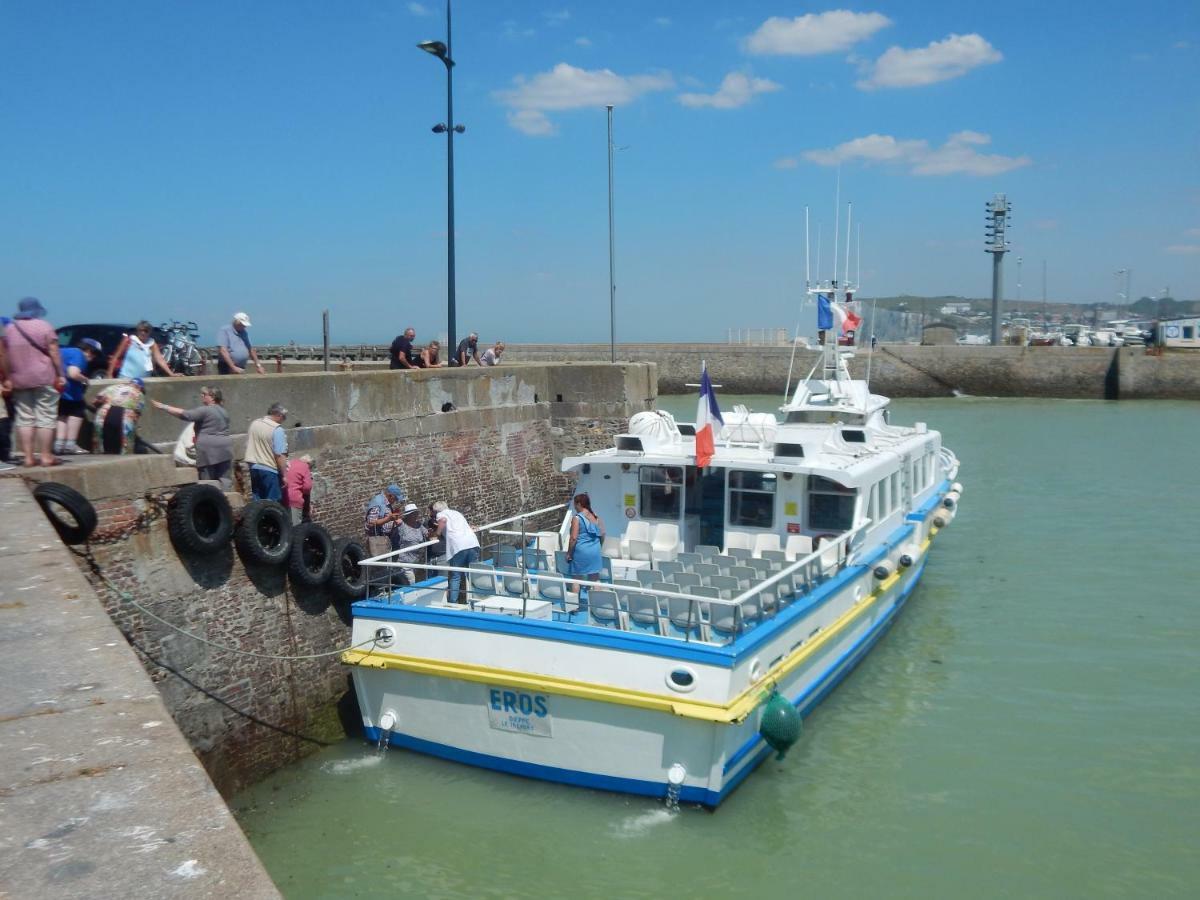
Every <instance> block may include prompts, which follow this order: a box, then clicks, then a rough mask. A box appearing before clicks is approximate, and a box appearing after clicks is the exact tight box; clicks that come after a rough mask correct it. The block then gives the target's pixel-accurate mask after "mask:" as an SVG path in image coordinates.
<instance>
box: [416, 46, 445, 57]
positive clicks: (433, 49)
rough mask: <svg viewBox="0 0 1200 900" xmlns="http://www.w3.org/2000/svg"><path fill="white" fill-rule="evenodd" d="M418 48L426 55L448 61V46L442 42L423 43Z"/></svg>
mask: <svg viewBox="0 0 1200 900" xmlns="http://www.w3.org/2000/svg"><path fill="white" fill-rule="evenodd" d="M417 46H418V47H420V48H421V49H422V50H424V51H425V52H426V53H431V54H433V55H434V56H436V57H437V58H438V59H440V60H443V61H444V60H445V59H446V52H447V51H446V45H445V44H443V43H442V42H441V41H421V43H419V44H417Z"/></svg>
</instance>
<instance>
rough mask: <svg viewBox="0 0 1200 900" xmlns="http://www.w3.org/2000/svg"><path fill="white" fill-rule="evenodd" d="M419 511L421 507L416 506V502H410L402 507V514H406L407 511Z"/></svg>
mask: <svg viewBox="0 0 1200 900" xmlns="http://www.w3.org/2000/svg"><path fill="white" fill-rule="evenodd" d="M420 511H421V507H419V506H417V504H415V503H410V504H408V505H407V506H405V507H404V512H403V513H402V515H405V516H407V515H408V514H409V513H415V512H420Z"/></svg>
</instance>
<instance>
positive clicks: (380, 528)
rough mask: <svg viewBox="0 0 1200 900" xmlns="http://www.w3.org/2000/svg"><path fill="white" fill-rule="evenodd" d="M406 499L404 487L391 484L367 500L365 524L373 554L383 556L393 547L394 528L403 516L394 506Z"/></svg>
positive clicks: (369, 547)
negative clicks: (395, 510)
mask: <svg viewBox="0 0 1200 900" xmlns="http://www.w3.org/2000/svg"><path fill="white" fill-rule="evenodd" d="M405 499H406V498H405V494H404V488H402V487H400V485H398V484H389V485H388V486H387V487H386V488H384V489H383V490H382V491H380V492H379V493H378V494H376V495H375V496H374V497H372V498H371V499H370V500H368V501H367V511H366V514H365V516H364V518H363V524H364V526H365V527H366V531H367V551H368V552H369V553H370V554H371V556H383V555H384V554H385V553H388V552H389V551H390V550H391V549H392V539H391V535H392V529H393V528H395V526H396V522H397V521H399V520H400V518H401V516H400V514H399V513H395V512H393V511H392V506H393V504H395V505H399V504H402V503H403V502H404V501H405Z"/></svg>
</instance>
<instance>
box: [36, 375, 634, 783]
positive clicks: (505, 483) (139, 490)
mask: <svg viewBox="0 0 1200 900" xmlns="http://www.w3.org/2000/svg"><path fill="white" fill-rule="evenodd" d="M200 383H201V382H200V381H199V380H198V379H187V380H185V379H161V380H155V381H152V382H150V388H149V389H150V392H151V396H153V397H155V398H156V399H161V400H164V401H165V402H168V403H170V404H171V405H183V406H191V405H194V404H195V402H196V401H195V392H196V390H197V388H198V387H199V386H200ZM221 383H222V386H223V387H225V388H226V390H225V393H226V395H227V396H226V405H227V407H228V408H229V411H230V414H231V417H232V421H233V423H234V427H235V428H239V429H242V428H244V427H245V425H246V424H247V423H249V422H250V421H251V420H252V419H254V418H257V417H258V416H260V415H262V414H263V413H264V412H265V411H266V408H267V406H268V405H269V404H270V403H271V402H273V401H274V400H281V401H282V402H283V403H285V404H286V405H287V406H288V408H289V411H290V415H289V420H288V423H287V426H288V428H287V430H288V438H289V442H290V445H291V453H292V454H293V455H299V454H301V453H308V454H310V455H312V457H313V459H314V464H313V480H314V489H313V512H314V519H315V520H316V521H317V522H319V523H320V524H322V525H325V526H326V527H327V528H329V530H330V532H331V533H332V534H333V536H334V537H335V538H336V537H338V536H341V535H353V536H357V537H361V535H362V532H363V526H362V520H363V510H364V507H365V504H366V502H367V500H368V499H369V498H370V497H371V496H372V495H374V494H376V493H378V492H379V491H380V490H381V489H382V488H383V487H384V486H385V485H387V484H390V483H392V482H395V483H398V484H400V485H402V486H404V487H405V488H406V489H407V491H408V493H409V495H410V497H411V498H412V499H413V500H414V501H415V502H417V503H419V504H423V505H424V504H428V503H431V502H433V501H435V500H439V499H445V500H446V501H447V502H448V503H449V504H450V505H451V506H452V507H454V508H456V509H458V510H460V511H461V512H462V513H463V514H464V515H465V516H466V517H467V519H468V521H470V522H472V523H480V524H481V523H483V522H487V521H495V520H497V519H501V518H504V517H506V516H508V515H512V514H514V513H517V512H520V511H521V510H533V509H539V508H542V507H545V506H549V505H551V504H553V503H556V502H562V501H564V500H565V499H567V497H569V492H570V482H569V479H568V478H567V477H566V476H564V475H562V474H561V473H560V472H559V471H558V466H559V462H560V460H561V458H562V456H563V455H564V454H565V453H567V452H570V453H575V452H580V451H583V450H591V449H598V448H600V447H603V446H610V445H611V441H612V435H614V434H615V433H617V432H620V431H623V430H624V429H625V427H626V424H627V422H628V417H629V416H630V415H632V414H633V413H635V412H638V411H640V410H643V409H648V408H651V407H652V406H653V404H654V401H655V397H656V383H655V372H654V367H653V366H652V365H642V364H618V365H615V366H614V365H609V364H582V365H514V366H506V367H503V368H501V369H493V370H480V369H477V368H473V369H463V370H441V371H437V372H416V373H408V372H387V371H382V372H380V371H367V372H354V373H337V374H333V373H311V374H295V375H287V374H285V375H266V376H246V377H240V378H237V379H236V381H235V380H234V379H222V380H221ZM447 402H450V403H453V404H454V406H455V407H456V409H455V411H453V412H447V413H443V412H441V411H440V410H441V408H442V406H443V404H444V403H447ZM179 427H180V423H179V422H178V421H177V420H175V419H173V418H171V417H169V416H167V415H166V414H164V413H161V412H158V411H153V410H148V412H147V415H146V418H145V420H144V422H143V427H142V431H143V433H144V434H146V436H147V437H149V438H151V439H167V438H173V437H174V436H176V435H177V433H178V429H179ZM239 443H244V435H242V436H240V438H239ZM46 475H47V477H52V478H53V479H54V480H56V481H61V482H64V483H68V484H71V485H72V486H73V487H76V488H77V489H78V490H80V491H81V492H83V493H84V495H85V496H87V497H88V498H89V499H90V500H91V501H92V502H93V504H94V505H95V506H96V508H97V510H98V512H99V518H100V523H99V526H98V529H97V533H96V538H95V539H94V540H93V541H92V542H91V544H90V546H89V550H90V553H91V562H90V564H82V565H81V567H82V568H83V570H84V574H85V575H87V576H88V577H89V579H90V580H91V581H92V584H93V586H94V587H95V589H96V592H97V594H98V595H99V596H100V597H101V598H102V599H103V602H104V605H105V607H106V609H107V611H108V613H109V615H110V616H111V617H112V619H113V621H114V622H116V624H117V626H118V627H119V629H120V630H121V632H122V633H123V634H124V635H125V637H126V639H127V640H128V641H129V643H130V644H131V645H132V646H133V647H134V649H135V650H136V651H137V653H138V656H139V658H140V659H141V661H142V663H143V665H144V666H145V667H146V670H147V671H148V672H149V673H150V676H151V678H152V680H153V681H154V682H155V684H156V685H157V687H158V689H159V691H160V693H161V695H162V697H163V700H164V701H165V703H166V706H167V708H168V709H169V710H170V711H171V714H172V716H173V717H174V719H175V721H176V722H177V723H178V725H179V728H180V730H181V731H182V732H183V734H184V735H185V737H186V738H187V739H188V741H189V742H190V744H191V746H192V748H193V749H194V750H195V752H196V754H197V755H198V756H199V758H200V760H201V761H202V762H203V764H204V766H205V768H206V769H207V771H208V773H209V775H210V777H211V778H212V780H213V782H214V783H215V784H216V786H217V787H218V789H219V790H220V791H221V792H222V793H223V794H226V795H227V796H228V795H229V794H230V793H232V792H235V791H237V790H238V789H240V788H242V787H244V786H246V785H249V784H251V783H253V782H255V781H256V780H259V779H261V778H262V777H264V776H265V775H267V774H269V773H270V772H272V771H274V770H275V769H277V768H279V767H281V766H282V765H285V764H287V763H290V762H292V761H294V760H296V759H298V758H300V757H301V756H303V755H305V754H306V753H309V752H312V751H313V750H315V749H317V748H319V747H320V746H322V745H323V744H325V743H327V742H330V741H336V740H340V739H341V738H342V737H343V736H344V734H345V727H346V726H347V725H353V724H354V722H355V720H356V719H357V715H358V713H357V706H356V704H355V701H354V698H353V695H352V692H351V691H350V689H349V679H348V675H347V672H346V670H345V669H344V667H343V666H341V664H340V663H339V662H338V660H337V657H336V656H325V657H322V658H319V659H306V660H290V661H281V660H268V659H262V658H259V657H253V656H247V655H244V654H241V653H234V652H229V651H227V650H225V649H220V647H232V648H236V649H238V650H242V651H247V652H251V653H258V654H274V655H281V656H282V655H287V656H305V655H311V654H320V653H327V652H329V651H331V650H336V649H338V648H342V647H345V646H346V645H347V643H348V637H349V628H348V624H349V617H348V611H347V609H346V607H345V606H344V605H343V604H340V603H336V602H335V601H334V600H333V598H332V597H331V595H330V594H329V593H328V592H327V590H326V589H325V588H317V589H313V588H305V587H303V586H300V585H296V584H293V583H292V582H291V581H290V580H289V579H288V578H287V576H286V572H285V570H284V569H283V568H276V567H263V566H259V565H255V564H253V563H246V562H243V561H242V560H241V559H240V558H239V556H238V554H237V552H236V551H235V549H234V548H233V546H232V545H230V546H228V547H227V548H226V549H225V550H224V551H222V552H220V553H218V554H216V555H214V556H210V557H203V558H201V557H190V556H188V557H181V556H180V554H178V553H177V552H176V550H175V548H174V546H173V545H172V544H171V541H170V539H169V536H168V532H167V528H166V523H165V519H164V511H165V508H166V502H167V500H168V498H169V497H170V495H171V494H172V493H173V492H174V491H175V490H177V489H178V486H179V484H180V483H183V482H186V481H188V480H194V478H195V474H194V470H189V469H177V468H176V467H175V466H174V465H173V463H172V462H171V459H170V457H169V456H155V455H147V456H130V457H123V458H122V457H114V458H110V459H104V460H99V459H97V460H89V461H88V462H87V463H86V464H81V465H79V466H78V467H76V466H74V465H72V466H64V467H60V468H58V469H53V470H47V471H46ZM242 480H243V481H244V483H246V484H247V485H248V479H242ZM234 499H235V500H236V499H238V498H237V497H235V498H234ZM557 522H558V518H557V516H554V515H551V516H549V517H548V518H547V519H543V521H542V522H541V523H540V524H541V526H542V527H556V526H557ZM122 593H127V594H128V595H129V596H131V597H133V598H134V599H135V600H136V601H137V602H138V603H139V604H141V605H142V606H144V607H146V608H147V609H148V610H150V611H151V612H152V613H153V614H154V615H156V616H159V617H161V618H162V619H164V620H166V621H168V622H170V623H172V624H174V625H175V626H177V627H179V628H182V629H184V630H185V631H188V632H191V633H193V634H197V635H200V636H203V637H204V638H206V639H207V640H209V641H211V642H213V643H214V644H217V645H220V647H214V646H211V645H209V644H204V643H201V642H198V641H196V640H193V639H191V638H189V637H185V636H183V635H181V634H178V633H177V632H175V631H173V630H172V629H171V628H169V627H167V626H165V625H163V624H162V623H160V622H157V621H155V620H154V619H153V618H151V617H149V616H146V615H144V614H143V613H142V612H140V611H139V610H137V609H136V608H135V607H133V606H132V605H130V604H129V603H128V602H127V601H126V600H125V599H124V598H123V597H122Z"/></svg>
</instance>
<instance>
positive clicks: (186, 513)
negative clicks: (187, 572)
mask: <svg viewBox="0 0 1200 900" xmlns="http://www.w3.org/2000/svg"><path fill="white" fill-rule="evenodd" d="M167 533H168V534H169V535H170V536H171V543H172V544H174V545H175V549H176V550H178V551H180V552H181V553H197V554H209V553H216V552H217V551H218V550H220V549H221V548H222V547H224V546H225V545H226V544H228V543H229V537H230V535H231V534H233V510H232V509H230V508H229V500H228V499H226V497H225V492H224V491H222V490H221V489H220V488H219V487H217V486H216V485H214V484H186V485H184V486H183V487H181V488H180V489H179V490H178V491H176V492H175V496H174V497H172V498H171V500H170V502H169V503H168V504H167Z"/></svg>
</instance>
